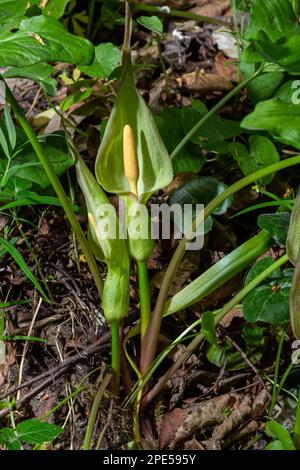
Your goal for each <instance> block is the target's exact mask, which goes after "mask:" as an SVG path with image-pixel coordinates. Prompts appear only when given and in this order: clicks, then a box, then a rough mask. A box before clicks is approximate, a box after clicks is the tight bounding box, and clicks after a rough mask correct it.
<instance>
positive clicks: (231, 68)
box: [215, 52, 237, 82]
mask: <svg viewBox="0 0 300 470" xmlns="http://www.w3.org/2000/svg"><path fill="white" fill-rule="evenodd" d="M215 67H216V71H217V74H218V75H219V77H222V78H225V79H226V80H229V81H230V82H237V63H236V62H235V61H234V60H233V59H227V58H226V57H225V56H224V54H223V52H218V54H217V55H216V57H215Z"/></svg>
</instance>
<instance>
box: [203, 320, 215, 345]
mask: <svg viewBox="0 0 300 470" xmlns="http://www.w3.org/2000/svg"><path fill="white" fill-rule="evenodd" d="M201 320H202V321H201V332H202V333H203V334H204V336H205V338H206V339H207V341H208V342H209V343H210V344H212V345H217V344H218V339H217V335H216V325H215V316H214V314H213V313H212V312H204V313H203V315H202V317H201Z"/></svg>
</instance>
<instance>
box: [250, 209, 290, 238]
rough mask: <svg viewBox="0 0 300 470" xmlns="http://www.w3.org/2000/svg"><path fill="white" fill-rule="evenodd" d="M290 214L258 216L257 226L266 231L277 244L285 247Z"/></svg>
mask: <svg viewBox="0 0 300 470" xmlns="http://www.w3.org/2000/svg"><path fill="white" fill-rule="evenodd" d="M290 217H291V216H290V214H289V212H286V211H284V212H276V213H275V214H261V215H259V216H258V220H257V224H258V226H259V227H260V228H262V229H264V230H266V231H267V232H268V233H269V234H270V235H271V237H272V238H274V240H275V241H276V242H277V243H280V244H281V245H285V243H286V239H287V234H288V229H289V222H290Z"/></svg>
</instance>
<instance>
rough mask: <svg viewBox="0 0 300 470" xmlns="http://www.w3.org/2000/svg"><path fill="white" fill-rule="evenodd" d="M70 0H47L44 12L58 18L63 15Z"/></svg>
mask: <svg viewBox="0 0 300 470" xmlns="http://www.w3.org/2000/svg"><path fill="white" fill-rule="evenodd" d="M70 1H71V0H49V1H48V2H47V3H46V6H45V8H44V14H45V15H49V16H53V18H60V17H61V16H63V14H64V12H65V9H66V8H67V6H68V3H70Z"/></svg>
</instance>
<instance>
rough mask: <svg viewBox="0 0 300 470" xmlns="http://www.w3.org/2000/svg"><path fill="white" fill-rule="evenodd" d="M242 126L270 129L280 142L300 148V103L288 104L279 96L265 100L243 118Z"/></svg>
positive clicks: (252, 128)
mask: <svg viewBox="0 0 300 470" xmlns="http://www.w3.org/2000/svg"><path fill="white" fill-rule="evenodd" d="M241 126H242V127H244V128H245V129H250V130H260V131H268V132H270V134H271V135H272V136H273V137H274V138H275V139H277V140H279V141H280V142H282V143H284V144H287V145H292V146H293V147H295V148H296V149H299V150H300V104H287V103H284V102H283V101H281V100H279V99H278V98H273V99H271V100H267V101H263V102H261V103H258V105H257V106H256V107H255V109H254V111H253V112H252V113H250V114H248V116H246V117H245V118H244V119H243V121H242V123H241Z"/></svg>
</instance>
